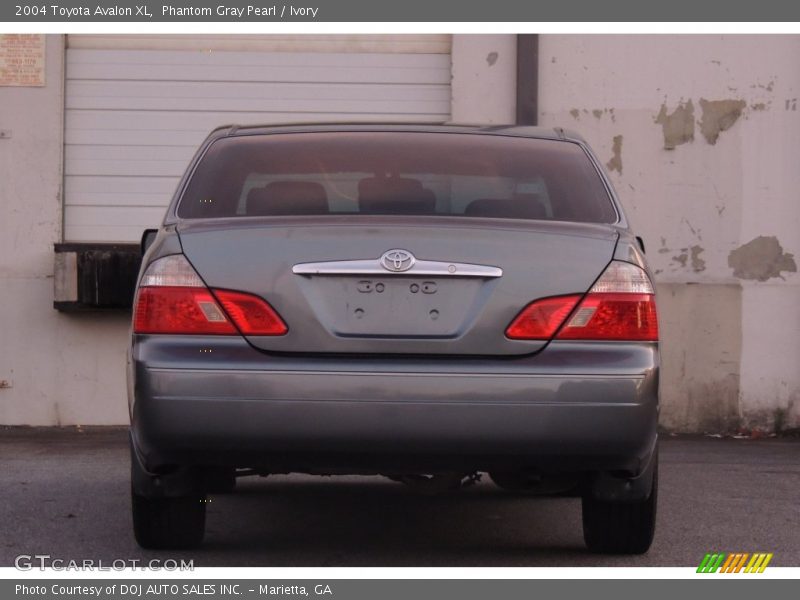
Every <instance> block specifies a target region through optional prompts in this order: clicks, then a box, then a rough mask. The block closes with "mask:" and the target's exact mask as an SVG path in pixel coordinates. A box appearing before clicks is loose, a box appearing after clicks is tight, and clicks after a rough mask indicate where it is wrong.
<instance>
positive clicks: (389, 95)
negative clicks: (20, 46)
mask: <svg viewBox="0 0 800 600" xmlns="http://www.w3.org/2000/svg"><path fill="white" fill-rule="evenodd" d="M142 47H146V48H149V49H141V48H142ZM66 73H67V81H66V123H65V128H66V131H65V144H66V145H65V155H64V156H65V164H64V191H65V209H64V239H65V240H66V241H71V242H82V241H101V242H102V241H114V242H135V241H138V240H139V238H140V236H141V233H142V230H144V229H145V228H148V227H156V226H158V224H159V223H160V221H161V218H162V216H163V213H164V208H165V206H166V204H167V203H168V202H169V199H170V196H171V194H172V192H173V190H174V188H175V186H176V184H177V182H178V179H179V177H180V175H181V174H182V173H183V170H184V169H185V167H186V165H187V163H188V161H189V159H190V158H191V156H192V154H193V152H194V151H195V149H196V148H197V146H198V144H200V142H201V141H202V140H203V139H204V137H205V136H206V135H207V134H208V132H209V131H210V130H211V129H213V128H215V127H217V126H219V125H223V124H226V123H239V124H249V123H287V122H299V121H415V122H431V123H436V122H443V121H447V120H448V119H449V117H450V43H449V37H448V36H340V37H335V36H315V37H310V36H309V37H307V38H305V37H302V36H295V37H294V38H292V37H289V36H261V37H245V36H238V37H236V38H226V37H222V36H219V37H199V36H179V37H154V36H115V37H108V38H105V37H103V36H70V38H69V41H68V49H67V69H66Z"/></svg>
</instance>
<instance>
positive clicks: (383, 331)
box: [178, 216, 618, 355]
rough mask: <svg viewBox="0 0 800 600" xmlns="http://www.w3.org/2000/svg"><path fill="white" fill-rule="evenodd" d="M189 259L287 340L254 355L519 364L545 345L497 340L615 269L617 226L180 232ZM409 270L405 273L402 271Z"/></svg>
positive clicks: (445, 223) (200, 226)
mask: <svg viewBox="0 0 800 600" xmlns="http://www.w3.org/2000/svg"><path fill="white" fill-rule="evenodd" d="M178 231H179V234H180V238H181V244H182V246H183V251H184V254H185V255H186V257H187V258H188V260H189V261H190V262H191V263H192V265H193V266H194V268H195V269H196V270H197V272H198V273H199V274H200V276H201V277H202V278H203V280H204V281H205V283H206V284H207V285H208V286H209V287H211V288H217V289H230V290H240V291H244V292H249V293H253V294H257V295H259V296H261V297H263V298H264V299H265V300H267V301H268V302H269V303H270V305H272V307H274V308H275V310H276V311H277V312H278V313H279V314H280V315H281V317H282V318H283V319H284V321H285V322H286V323H287V325H288V328H289V331H288V333H287V334H286V335H284V336H279V337H268V336H249V337H248V341H249V342H250V343H251V344H252V345H253V346H255V347H256V348H259V349H261V350H265V351H273V352H302V353H366V354H393V353H402V354H432V355H435V354H450V355H461V354H463V355H517V354H526V353H531V352H536V351H538V350H540V349H541V348H542V347H543V346H544V345H545V344H546V343H547V341H546V340H545V341H542V340H511V339H508V338H507V337H506V336H505V334H504V332H505V329H506V327H507V326H508V324H509V323H510V322H511V320H512V319H513V318H514V317H515V316H516V314H517V313H519V311H520V310H522V308H523V307H524V306H525V305H526V304H528V303H529V302H531V301H532V300H535V299H538V298H543V297H548V296H557V295H563V294H575V293H584V292H586V291H587V290H588V289H589V288H590V287H591V285H592V283H593V282H594V281H595V279H597V277H598V276H599V275H600V274H601V273H602V271H603V270H604V269H605V267H606V266H607V265H608V263H609V261H610V260H611V258H612V254H613V250H614V246H615V243H616V240H617V237H618V234H617V232H616V230H615V228H614V227H613V226H609V225H597V224H579V223H566V222H536V221H523V220H505V219H476V218H469V219H466V218H460V219H459V218H440V219H427V220H424V221H423V220H421V219H419V218H412V217H401V216H388V217H387V216H360V217H358V218H355V219H354V218H348V217H338V216H324V217H272V218H248V219H235V218H234V219H216V220H197V221H188V222H183V223H181V224H180V225H179V227H178ZM409 263H411V264H410V265H409Z"/></svg>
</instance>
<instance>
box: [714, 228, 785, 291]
mask: <svg viewBox="0 0 800 600" xmlns="http://www.w3.org/2000/svg"><path fill="white" fill-rule="evenodd" d="M728 266H729V267H730V268H732V269H733V276H734V277H738V278H739V279H752V280H756V281H767V280H768V279H771V278H772V277H779V278H781V279H784V277H783V275H781V273H782V272H784V271H785V272H787V273H797V263H796V262H795V260H794V255H793V254H789V253H788V252H784V251H783V247H782V246H781V245H780V242H778V238H776V237H775V236H763V235H761V236H758V237H757V238H755V239H753V240H751V241H749V242H747V243H746V244H744V245H743V246H739V247H738V248H736V249H735V250H733V251H731V253H730V254H729V255H728Z"/></svg>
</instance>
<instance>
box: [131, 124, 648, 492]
mask: <svg viewBox="0 0 800 600" xmlns="http://www.w3.org/2000/svg"><path fill="white" fill-rule="evenodd" d="M328 129H330V130H332V131H334V130H336V131H338V130H348V131H361V130H370V131H373V130H380V131H385V130H411V131H429V130H431V131H448V132H455V133H464V134H481V135H513V136H519V137H525V136H531V137H545V138H547V139H553V140H562V141H564V142H565V143H576V144H580V145H581V146H582V147H583V148H584V149H585V151H586V152H587V155H588V156H589V157H590V158H591V160H592V162H593V164H594V165H595V167H596V168H597V169H598V173H599V174H600V176H601V177H602V178H603V181H604V182H605V184H606V186H607V188H608V190H609V195H610V197H611V198H612V200H613V202H614V205H615V209H616V211H617V214H618V221H617V222H616V223H614V224H611V225H589V224H575V223H557V222H547V223H543V222H536V221H514V220H507V219H479V218H469V219H465V218H458V217H452V218H443V219H441V220H440V221H439V220H437V222H436V223H435V224H431V223H430V221H426V220H423V219H415V218H414V217H390V218H386V217H380V216H375V217H367V216H363V217H360V218H359V225H360V226H361V229H360V234H359V235H360V236H363V238H362V237H359V238H358V240H357V241H356V240H354V238H353V235H355V233H356V230H357V228H356V227H355V226H354V225H353V223H352V222H348V219H347V217H336V216H331V217H325V218H322V219H319V218H313V217H298V218H293V217H273V218H265V219H255V218H254V219H250V218H248V219H236V223H232V222H230V221H234V219H217V220H196V221H192V222H188V221H181V220H180V219H178V218H177V217H176V215H175V209H176V205H177V202H178V200H179V198H180V194H181V192H182V190H183V188H184V187H185V183H186V181H187V178H188V177H189V176H190V175H191V172H192V170H193V168H194V165H195V164H196V162H197V160H199V158H200V157H202V155H203V152H204V149H205V148H207V147H208V145H209V144H210V143H212V142H213V141H214V139H218V138H219V137H224V136H229V135H268V134H269V133H270V132H280V133H286V132H288V131H297V132H302V131H320V130H328ZM226 221H228V222H226ZM232 228H235V229H236V232H237V240H236V242H235V244H234V246H235V248H236V251H235V252H231V251H230V247H229V248H228V250H227V251H226V236H228V237H230V235H229V232H230V230H231V229H232ZM343 232H346V233H349V234H351V235H350V237H349V238H347V237H346V236H344V235H342V234H343ZM443 232H444V233H445V234H447V232H450V233H452V234H455V235H458V236H461V237H463V238H464V239H468V240H469V241H468V242H466V243H463V244H461V245H460V246H459V247H458V248H459V249H458V250H457V251H456V250H454V248H455V247H454V246H452V245H451V246H450V247H447V245H446V244H444V242H442V241H437V240H435V239H434V238H435V237H436V235H435V234H439V235H440V236H441V235H442V233H443ZM537 236H538V237H537ZM293 238H294V239H297V238H300V239H301V240H302V241H303V243H302V244H300V243H295V244H294V245H291V244H292V239H293ZM498 239H499V240H502V242H503V244H506V243H509V242H510V243H509V246H508V247H509V248H510V251H509V252H508V253H507V254H506V255H503V256H501V257H500V258H502V260H497V258H498V254H497V246H499V245H500V244H498V243H497V240H498ZM526 239H527V240H528V241H529V242H530V243H531V244H532V246H531V247H533V248H537V243H538V244H540V245H539V246H538V248H539V249H543V248H546V247H550V248H552V246H551V245H549V244H547V243H544V242H542V241H541V240H543V239H549V240H550V241H551V243H555V244H556V245H557V246H558V247H559V251H563V252H568V253H573V259H574V260H573V262H572V263H571V264H572V266H573V267H574V268H575V269H578V270H580V265H581V264H586V265H588V266H587V267H586V270H585V272H581V273H580V274H578V275H574V274H573V276H570V275H566V276H563V277H562V278H561V280H560V281H561V283H559V275H558V273H557V270H556V269H553V268H549V267H546V266H544V267H538V266H537V267H535V268H542V269H545V271H542V272H546V273H547V274H548V275H549V276H551V277H552V279H551V280H550V281H551V286H550V287H548V288H547V289H548V290H551V291H552V290H553V289H558V290H559V291H561V292H563V293H583V292H586V291H587V290H588V289H589V287H590V286H591V284H592V282H593V281H594V279H595V278H596V277H597V276H598V275H599V274H600V272H602V270H603V268H604V267H605V265H606V264H607V263H608V262H609V261H610V260H612V259H616V260H624V261H627V262H631V263H634V264H637V265H639V266H641V267H642V268H644V269H645V270H646V271H648V274H649V270H648V267H647V264H646V261H645V259H644V255H643V253H642V251H641V249H640V247H639V245H638V243H637V241H636V239H635V237H634V234H633V233H632V232H631V230H630V229H629V228H628V224H627V220H626V218H625V215H624V212H623V211H622V209H621V207H620V206H619V202H618V201H617V199H616V195H615V193H614V190H613V187H612V186H611V183H610V181H609V180H608V178H607V176H606V175H605V173H604V172H603V170H602V168H601V167H600V165H599V163H598V161H597V160H596V158H595V157H594V155H593V154H592V153H591V150H590V149H589V148H588V147H587V146H586V145H585V143H584V142H583V141H582V140H581V139H580V138H579V137H578V136H576V135H574V134H569V133H565V132H563V131H560V130H559V131H553V130H543V129H539V128H528V127H497V128H476V127H447V126H443V127H428V126H418V125H310V126H309V125H297V126H294V125H292V126H281V127H266V128H261V127H259V128H247V129H241V128H235V127H226V128H221V129H219V130H216V131H215V132H213V133H212V134H211V135H210V136H209V138H208V140H206V142H205V143H204V145H203V146H201V148H200V149H199V150H198V152H197V155H196V157H195V160H194V161H193V163H192V165H190V167H189V169H188V170H187V175H186V176H185V177H184V179H183V180H182V182H181V184H179V186H178V189H177V191H176V195H175V198H174V199H173V201H172V203H171V205H170V207H169V208H168V210H167V215H166V217H165V221H164V225H163V227H162V229H161V230H160V231H159V234H158V236H157V237H156V240H155V242H154V243H153V244H152V245H151V246H150V248H149V249H148V250H147V252H146V253H145V255H144V258H143V264H142V272H144V270H145V269H146V268H147V265H148V264H149V263H151V262H152V261H153V260H156V259H157V258H159V257H162V256H166V255H169V254H178V253H186V255H187V256H188V257H189V260H190V261H194V262H198V263H202V264H201V265H199V268H198V270H199V271H200V273H201V276H202V277H204V278H205V279H207V281H206V282H207V283H208V284H209V285H211V286H216V287H221V288H223V287H230V288H233V289H237V288H238V287H239V286H238V285H237V282H236V281H234V279H233V276H232V275H231V274H230V271H231V268H230V267H231V264H233V262H232V261H236V264H237V265H239V266H242V263H243V262H244V263H245V266H246V267H247V268H250V269H252V272H253V273H254V274H255V275H256V277H254V280H256V281H259V282H260V283H258V284H256V287H255V288H251V289H249V290H246V291H251V292H252V291H254V290H255V291H256V292H257V293H260V294H262V295H263V296H264V297H266V298H268V300H269V301H270V303H271V304H272V305H273V306H274V307H275V308H276V309H277V310H278V312H279V313H280V314H281V315H282V316H286V314H287V313H289V314H291V315H292V317H291V318H288V319H287V320H288V324H289V328H290V333H289V334H287V336H283V337H282V338H271V339H266V338H252V339H249V340H246V339H244V338H242V337H225V336H166V335H132V338H131V346H130V351H129V360H128V375H129V407H130V416H131V434H132V440H133V443H134V447H135V449H136V455H137V456H138V457H139V460H140V461H141V464H142V465H143V468H146V469H147V470H151V471H153V472H157V471H164V470H165V469H170V468H174V467H186V466H197V465H228V466H239V467H245V466H247V467H259V468H262V469H264V470H272V471H275V472H285V471H307V472H403V471H407V472H413V471H414V470H415V469H416V470H420V469H447V468H458V469H479V470H484V469H490V468H512V467H513V468H535V469H537V470H541V471H547V470H550V471H563V470H569V471H582V472H596V473H599V472H606V473H607V472H614V473H617V474H619V473H628V474H630V475H631V476H635V475H637V474H640V473H641V472H642V471H643V469H645V468H646V467H647V465H649V464H650V463H651V461H650V458H651V456H652V455H653V452H654V448H655V444H656V440H657V419H658V379H659V377H658V374H659V351H658V343H650V342H648V343H643V342H642V343H635V342H560V341H556V342H550V343H549V344H547V343H544V342H530V341H512V340H508V339H506V338H505V337H504V336H503V335H502V328H503V327H505V326H506V325H507V324H508V322H509V321H510V320H511V318H513V316H514V315H515V313H516V312H518V311H519V310H521V309H522V308H523V307H524V305H525V304H526V303H527V302H528V301H532V300H535V299H537V297H539V296H537V294H538V292H537V290H536V289H535V285H534V286H533V287H531V288H529V289H527V290H523V289H521V287H520V284H519V281H521V279H520V278H519V277H516V278H515V277H514V276H513V275H514V270H515V268H522V267H521V266H520V265H535V261H534V260H532V259H535V258H536V252H533V253H531V252H530V251H528V252H525V248H526V245H525V242H526ZM537 239H538V240H540V241H539V242H537V241H536V240H537ZM565 240H568V241H569V243H567V242H565ZM284 242H285V243H289V244H290V246H285V248H289V247H290V248H291V251H289V252H286V253H285V255H284V254H281V255H280V256H278V257H275V255H274V253H273V255H272V256H273V258H272V259H270V256H271V255H270V252H269V250H270V247H271V244H277V243H284ZM559 244H560V246H559ZM492 245H493V247H494V249H493V251H492V252H488V251H487V249H488V248H490V247H492ZM410 246H413V247H410ZM390 248H407V249H409V250H412V251H413V252H414V254H415V255H417V257H418V258H420V259H427V260H443V261H448V260H449V261H457V262H464V263H472V264H481V265H491V266H497V267H500V268H502V270H503V277H499V278H494V279H487V280H483V281H481V282H480V285H477V286H476V287H477V290H473V296H472V298H473V299H474V298H478V299H479V300H482V301H483V302H484V304H483V305H482V306H483V308H485V309H486V310H485V311H484V312H483V313H482V314H481V315H480V318H475V319H474V322H472V323H470V322H469V321H468V317H469V315H468V314H467V313H469V310H470V309H471V308H472V309H473V313H475V312H479V311H475V310H474V307H473V306H472V305H470V306H469V307H467V308H466V309H465V314H464V315H462V317H464V318H463V319H462V321H460V322H459V323H457V324H456V326H455V329H454V330H455V335H453V332H452V331H450V332H448V336H440V337H439V338H433V339H421V338H420V337H419V336H416V337H414V336H412V337H411V338H407V339H400V340H398V339H392V340H384V341H385V344H384V345H385V346H386V348H385V351H382V350H377V349H376V348H378V346H380V345H381V340H378V345H377V346H376V344H375V342H376V340H375V339H371V340H365V339H364V338H359V337H358V336H355V337H349V338H348V337H347V336H341V335H338V336H337V334H336V331H334V330H333V329H332V328H331V327H330V325H331V323H333V322H334V321H335V319H333V320H330V321H329V322H328V323H327V324H323V325H322V326H319V327H316V328H315V327H312V325H314V324H315V322H316V323H317V324H319V322H320V321H319V318H320V310H321V309H320V307H319V306H318V305H317V306H315V304H314V303H315V302H317V304H319V302H320V301H321V300H320V297H319V294H317V297H315V293H314V292H313V290H312V291H309V290H308V289H305V290H304V289H303V286H304V285H306V284H307V283H308V281H309V278H308V277H307V276H304V275H297V274H294V273H292V267H293V265H294V264H297V263H306V262H319V261H324V260H356V259H376V258H378V257H379V256H380V254H381V252H383V251H385V250H388V249H390ZM548 256H552V252H551V253H549V254H548ZM582 259H585V260H583V262H582ZM270 260H272V263H271V264H268V263H269V261H270ZM501 262H502V264H499V263H501ZM196 266H198V265H196ZM570 277H572V278H570ZM651 278H652V276H651ZM578 284H579V289H575V286H576V285H578ZM559 285H561V286H562V287H558V286H559ZM258 286H261V287H258ZM553 286H554V287H553ZM542 289H543V290H544V288H542ZM545 295H554V294H553V293H551V292H548V293H546V294H545ZM323 296H324V294H323ZM489 298H491V300H492V302H491V303H489V302H488V300H489ZM498 298H500V300H499V301H497V304H496V305H495V304H494V302H495V301H496V300H498ZM323 299H324V298H323ZM462 308H463V307H462ZM322 312H323V313H324V310H323V311H322ZM465 315H466V316H465ZM304 322H305V323H306V324H307V325H306V326H305V328H304V326H303V325H302V323H304ZM481 322H485V326H482V325H481V324H480V323H481ZM498 324H501V325H500V334H499V335H498V331H497V328H498ZM325 325H327V327H326V326H325ZM474 326H477V327H478V328H477V329H474ZM459 327H460V329H459ZM482 327H483V328H482ZM470 331H472V332H473V333H472V335H473V336H474V339H471V338H470V333H469V332H470ZM340 333H341V332H340ZM490 334H491V335H490ZM309 336H310V337H309ZM311 340H313V343H308V342H309V341H311ZM481 340H483V341H481ZM398 344H400V345H399V346H398ZM313 350H316V351H313Z"/></svg>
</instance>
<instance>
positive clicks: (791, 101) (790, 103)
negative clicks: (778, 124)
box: [786, 98, 797, 111]
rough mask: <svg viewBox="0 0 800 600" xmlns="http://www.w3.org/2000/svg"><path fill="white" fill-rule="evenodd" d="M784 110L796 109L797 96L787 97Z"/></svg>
mask: <svg viewBox="0 0 800 600" xmlns="http://www.w3.org/2000/svg"><path fill="white" fill-rule="evenodd" d="M786 110H792V111H796V110H797V98H787V100H786Z"/></svg>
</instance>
